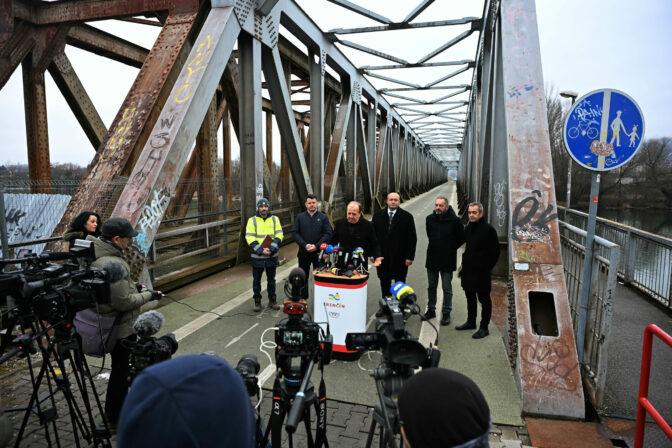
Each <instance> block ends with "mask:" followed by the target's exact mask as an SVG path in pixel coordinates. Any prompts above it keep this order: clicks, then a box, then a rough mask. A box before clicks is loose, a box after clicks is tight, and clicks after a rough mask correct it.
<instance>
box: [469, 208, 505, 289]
mask: <svg viewBox="0 0 672 448" xmlns="http://www.w3.org/2000/svg"><path fill="white" fill-rule="evenodd" d="M464 237H465V240H466V243H467V245H466V247H465V249H464V253H463V254H462V271H461V272H460V277H462V288H464V290H465V291H482V292H489V291H490V273H491V272H492V268H494V267H495V265H496V264H497V260H498V259H499V240H498V238H497V231H495V229H494V228H493V227H492V226H491V225H490V224H488V223H487V222H485V220H484V219H483V218H481V219H480V220H478V221H476V222H470V223H469V224H468V225H467V228H466V229H465V231H464Z"/></svg>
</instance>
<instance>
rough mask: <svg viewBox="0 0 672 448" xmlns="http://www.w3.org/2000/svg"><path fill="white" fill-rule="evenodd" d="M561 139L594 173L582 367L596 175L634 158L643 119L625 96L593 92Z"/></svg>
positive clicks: (579, 346) (580, 329)
mask: <svg viewBox="0 0 672 448" xmlns="http://www.w3.org/2000/svg"><path fill="white" fill-rule="evenodd" d="M564 137H565V139H564V140H565V147H566V148H567V152H568V153H569V155H570V156H571V157H572V158H573V159H574V160H575V161H576V163H578V164H579V165H581V166H583V167H584V168H586V169H589V170H592V171H593V175H592V182H591V186H590V207H589V210H588V225H587V228H586V233H587V235H586V257H585V259H584V263H583V277H582V284H581V297H580V305H579V310H578V314H579V321H578V325H577V334H576V350H577V354H578V357H579V363H580V364H583V362H584V359H583V357H584V347H583V345H584V340H585V332H586V315H587V313H588V303H589V299H590V286H591V283H592V279H591V277H592V266H593V244H594V240H595V222H596V220H597V219H596V218H597V204H598V202H599V195H600V174H599V173H600V172H602V171H610V170H613V169H615V168H618V167H620V166H622V165H623V164H625V163H627V162H628V161H630V159H632V157H634V155H635V153H636V152H637V150H638V149H639V147H640V145H641V142H642V139H643V137H644V116H643V115H642V111H641V109H640V108H639V106H638V105H637V103H636V102H635V101H634V100H633V99H632V98H630V97H629V96H628V95H627V94H625V93H623V92H621V91H618V90H614V89H601V90H594V91H592V92H590V93H587V94H586V95H584V96H582V97H581V98H579V99H578V100H577V101H576V103H574V105H573V106H572V108H571V109H570V111H569V114H567V118H566V119H565V127H564Z"/></svg>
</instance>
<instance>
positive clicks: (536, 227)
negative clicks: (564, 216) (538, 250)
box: [511, 190, 558, 244]
mask: <svg viewBox="0 0 672 448" xmlns="http://www.w3.org/2000/svg"><path fill="white" fill-rule="evenodd" d="M532 193H533V194H532V195H530V196H528V197H526V198H525V199H523V200H522V201H520V202H519V203H518V205H516V207H515V208H514V210H513V214H512V215H511V228H512V230H511V237H512V238H513V239H514V240H516V241H520V242H534V241H536V242H539V243H544V244H549V243H550V242H551V237H550V235H549V233H550V229H549V227H548V224H549V223H550V222H552V221H553V220H555V219H557V218H558V214H557V213H551V212H552V211H553V205H551V204H547V205H546V209H545V210H543V211H542V212H541V215H539V216H538V217H536V219H535V216H536V214H537V210H539V205H540V204H539V200H538V199H537V198H536V197H535V195H536V196H538V197H539V198H541V191H539V190H533V191H532ZM523 210H526V211H525V212H523ZM523 213H524V214H523Z"/></svg>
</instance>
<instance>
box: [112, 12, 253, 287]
mask: <svg viewBox="0 0 672 448" xmlns="http://www.w3.org/2000/svg"><path fill="white" fill-rule="evenodd" d="M239 30H240V26H239V25H238V22H237V20H236V18H235V15H234V14H233V8H231V7H227V8H213V9H212V10H210V12H209V14H208V17H207V18H206V20H205V23H204V24H203V27H202V28H201V30H200V33H199V35H198V37H197V39H196V41H195V44H194V47H193V48H192V50H191V52H190V53H189V56H188V58H187V62H186V64H185V66H184V67H183V68H182V70H181V72H180V74H179V76H178V78H177V81H176V83H175V85H174V86H173V88H172V89H171V92H170V95H169V97H168V101H167V102H166V104H165V106H164V107H163V109H162V110H161V113H160V114H159V119H158V120H157V122H156V123H155V125H154V126H153V129H152V130H151V132H150V137H149V139H148V140H147V142H146V144H145V145H144V147H143V149H142V152H141V154H140V157H139V158H138V161H137V163H135V165H134V168H133V171H132V173H131V176H130V178H129V181H128V183H127V184H126V186H125V188H124V190H123V191H122V192H121V195H120V196H119V201H118V202H117V205H116V206H115V208H114V211H113V212H112V215H113V216H123V217H125V218H127V219H128V220H129V221H130V222H131V223H132V225H134V226H135V228H136V229H137V230H138V235H137V236H136V237H135V238H134V239H133V249H134V250H133V252H134V253H135V254H136V256H135V257H134V258H135V259H134V260H133V261H134V263H133V265H132V270H133V271H134V272H135V273H136V275H137V274H139V271H140V268H141V266H142V262H141V260H142V259H144V256H146V255H147V253H148V251H149V248H150V247H151V245H152V243H153V240H154V235H156V231H157V230H158V228H159V224H160V223H161V219H162V218H163V215H164V212H165V210H166V207H167V206H168V203H169V202H170V198H171V197H173V196H174V193H175V188H176V186H177V183H178V181H179V179H180V176H181V174H182V171H183V170H184V168H185V165H186V164H187V157H188V156H189V152H190V148H191V144H192V142H193V141H194V140H195V139H196V135H197V133H198V130H199V128H200V125H201V123H202V122H203V118H204V117H205V115H206V113H207V111H208V108H209V107H211V104H212V98H213V96H214V95H215V91H216V89H217V84H218V83H219V80H220V79H221V76H222V73H223V72H224V69H225V66H226V63H227V61H228V59H229V55H230V54H231V50H232V49H233V45H234V44H235V41H236V37H237V35H238V32H239Z"/></svg>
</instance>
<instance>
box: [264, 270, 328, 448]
mask: <svg viewBox="0 0 672 448" xmlns="http://www.w3.org/2000/svg"><path fill="white" fill-rule="evenodd" d="M306 288H307V285H306V273H305V272H304V271H303V269H301V268H294V269H292V271H291V272H290V273H289V277H288V279H287V282H286V283H285V294H286V296H287V299H285V301H284V312H285V314H287V316H288V318H287V319H286V320H283V321H281V322H279V323H278V324H277V325H276V327H277V330H276V331H275V343H276V349H275V363H276V365H277V369H278V371H277V375H276V378H275V382H274V384H273V411H272V413H271V421H270V425H269V426H268V428H267V429H266V431H265V433H264V435H263V438H260V439H259V440H258V441H257V442H258V443H257V446H258V447H265V446H266V442H267V441H268V437H269V434H270V435H271V446H273V447H279V446H280V442H281V431H282V423H283V421H284V419H285V414H287V422H286V424H285V429H286V431H287V433H288V434H289V446H290V448H291V447H292V434H293V433H294V431H296V426H297V424H298V422H299V420H301V419H302V420H303V421H304V422H307V423H306V424H307V426H306V427H307V428H308V427H309V424H310V405H314V407H315V410H316V412H317V418H318V423H317V435H316V439H315V440H316V442H315V446H322V443H323V442H324V441H326V386H325V384H324V378H322V380H321V382H320V387H319V400H318V396H317V394H316V393H315V387H314V385H313V383H312V382H311V381H310V377H311V375H312V372H313V367H314V366H315V363H318V368H319V369H320V371H322V372H323V371H324V366H325V365H326V364H329V362H330V361H331V350H332V347H333V337H332V336H331V335H330V334H329V331H328V329H327V331H326V334H325V331H324V330H323V329H322V328H321V327H320V326H319V325H318V324H316V323H315V322H312V320H311V319H310V318H309V315H308V314H306V313H307V311H308V306H307V304H306V301H305V300H303V299H302V297H305V292H306ZM308 440H309V446H313V436H312V434H311V433H310V432H308Z"/></svg>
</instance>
